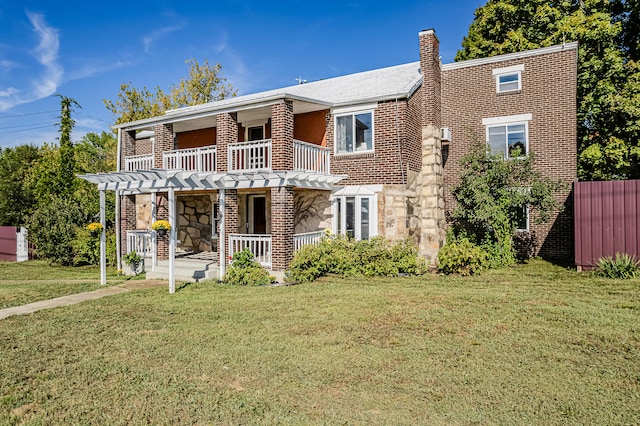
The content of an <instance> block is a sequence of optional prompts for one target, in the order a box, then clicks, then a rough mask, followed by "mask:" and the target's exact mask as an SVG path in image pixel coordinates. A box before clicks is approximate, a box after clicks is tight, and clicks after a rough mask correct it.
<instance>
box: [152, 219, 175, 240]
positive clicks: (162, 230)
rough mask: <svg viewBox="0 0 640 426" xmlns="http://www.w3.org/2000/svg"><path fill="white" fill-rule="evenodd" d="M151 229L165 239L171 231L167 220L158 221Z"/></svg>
mask: <svg viewBox="0 0 640 426" xmlns="http://www.w3.org/2000/svg"><path fill="white" fill-rule="evenodd" d="M151 229H153V230H154V231H156V232H157V233H158V235H160V236H161V237H164V236H165V235H166V234H167V231H168V230H170V229H171V225H170V224H169V222H168V221H166V220H156V221H155V222H153V224H152V225H151Z"/></svg>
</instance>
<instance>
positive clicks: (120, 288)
mask: <svg viewBox="0 0 640 426" xmlns="http://www.w3.org/2000/svg"><path fill="white" fill-rule="evenodd" d="M168 286H169V284H168V282H167V281H164V280H136V281H129V282H126V283H123V284H119V285H115V286H112V287H105V288H101V289H98V290H94V291H87V292H85V293H77V294H70V295H68V296H62V297H56V298H55V299H50V300H41V301H39V302H34V303H29V304H27V305H22V306H14V307H11V308H5V309H0V320H1V319H5V318H8V317H10V316H13V315H26V314H31V313H33V312H37V311H40V310H43V309H51V308H57V307H60V306H69V305H74V304H76V303H80V302H84V301H85V300H94V299H100V298H102V297H105V296H111V295H113V294H120V293H126V292H128V291H131V290H137V289H144V288H154V287H168Z"/></svg>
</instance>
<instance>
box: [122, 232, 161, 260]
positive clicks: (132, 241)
mask: <svg viewBox="0 0 640 426" xmlns="http://www.w3.org/2000/svg"><path fill="white" fill-rule="evenodd" d="M154 249H155V244H153V231H127V253H131V252H132V251H135V252H136V253H138V256H140V257H146V258H152V257H153V251H154Z"/></svg>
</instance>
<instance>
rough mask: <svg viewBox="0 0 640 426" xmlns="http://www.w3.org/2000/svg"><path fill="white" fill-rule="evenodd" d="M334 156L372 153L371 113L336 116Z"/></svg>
mask: <svg viewBox="0 0 640 426" xmlns="http://www.w3.org/2000/svg"><path fill="white" fill-rule="evenodd" d="M335 144H336V154H351V153H358V152H366V151H373V112H371V111H368V112H361V113H357V114H349V115H340V116H336V135H335Z"/></svg>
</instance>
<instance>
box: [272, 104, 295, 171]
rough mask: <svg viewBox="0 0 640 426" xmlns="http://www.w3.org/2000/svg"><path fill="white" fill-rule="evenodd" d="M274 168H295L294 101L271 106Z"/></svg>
mask: <svg viewBox="0 0 640 426" xmlns="http://www.w3.org/2000/svg"><path fill="white" fill-rule="evenodd" d="M271 158H272V161H273V164H272V165H271V168H272V170H293V102H292V101H288V100H285V101H283V102H281V103H277V104H275V105H272V106H271Z"/></svg>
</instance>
